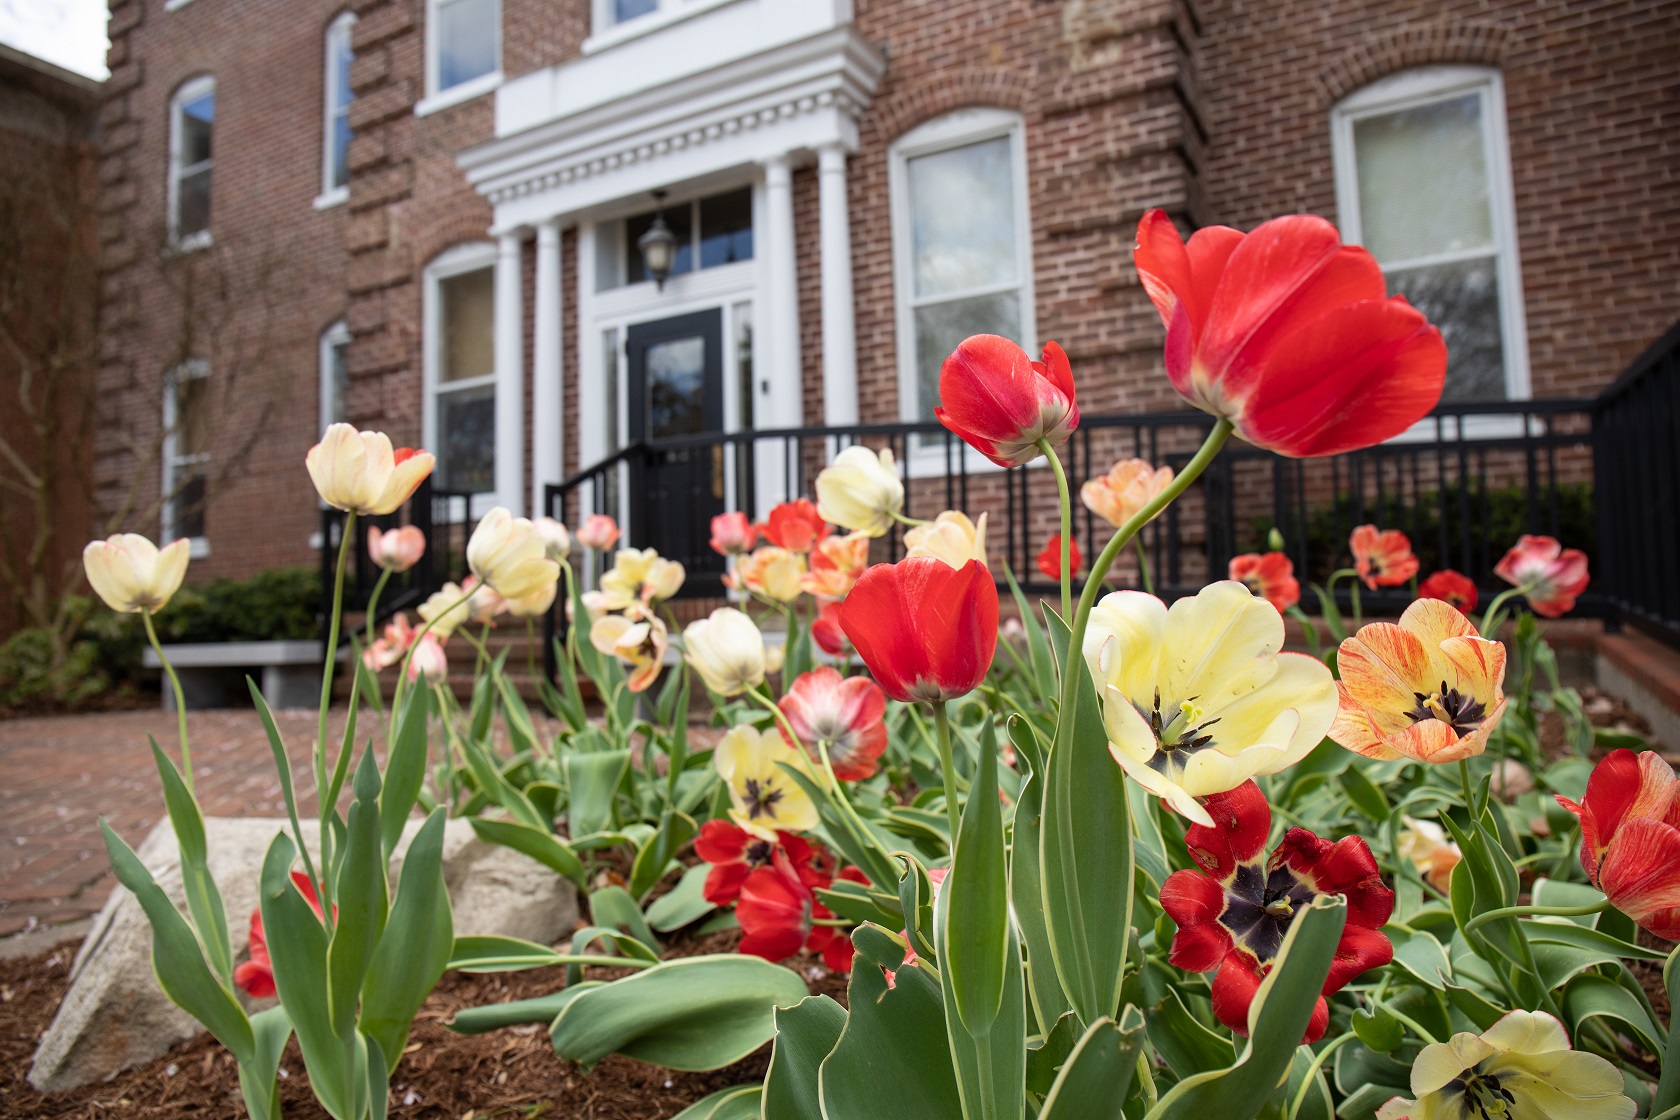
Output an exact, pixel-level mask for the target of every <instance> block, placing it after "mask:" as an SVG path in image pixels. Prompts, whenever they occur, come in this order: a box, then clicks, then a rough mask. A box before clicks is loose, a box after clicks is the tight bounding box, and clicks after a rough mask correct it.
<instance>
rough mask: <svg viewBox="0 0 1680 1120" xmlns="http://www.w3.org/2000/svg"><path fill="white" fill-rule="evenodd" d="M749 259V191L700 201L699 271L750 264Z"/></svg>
mask: <svg viewBox="0 0 1680 1120" xmlns="http://www.w3.org/2000/svg"><path fill="white" fill-rule="evenodd" d="M752 255H753V228H752V188H751V187H742V188H741V189H740V190H738V191H730V192H729V193H728V194H720V195H714V196H713V197H711V198H703V199H701V200H700V267H701V268H716V267H717V266H718V265H720V264H733V263H734V262H736V261H750V260H752Z"/></svg>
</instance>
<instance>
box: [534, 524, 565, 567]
mask: <svg viewBox="0 0 1680 1120" xmlns="http://www.w3.org/2000/svg"><path fill="white" fill-rule="evenodd" d="M531 524H533V525H535V526H536V527H537V534H538V535H539V536H541V537H542V539H543V545H544V547H546V548H547V549H548V558H549V559H550V560H555V561H559V560H564V559H565V558H566V557H567V556H568V555H570V554H571V551H572V534H571V532H570V531H569V530H567V528H566V525H565V522H563V521H556V520H555V519H554V518H552V517H538V518H535V519H534V520H532V522H531Z"/></svg>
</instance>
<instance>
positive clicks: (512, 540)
mask: <svg viewBox="0 0 1680 1120" xmlns="http://www.w3.org/2000/svg"><path fill="white" fill-rule="evenodd" d="M467 563H468V565H470V566H471V567H472V570H473V574H475V575H477V576H478V578H479V579H481V580H483V581H484V582H485V583H488V584H489V585H490V586H491V587H494V588H495V589H496V592H497V594H499V595H501V596H502V597H503V598H507V599H523V598H525V597H526V596H528V595H531V594H533V593H535V592H536V591H537V590H538V589H540V588H541V587H543V585H545V584H550V583H553V582H555V581H556V580H558V579H559V578H560V565H559V564H557V563H555V562H554V561H553V560H550V559H549V558H548V546H547V545H546V544H544V543H543V538H542V534H540V533H538V532H537V530H536V527H535V526H534V525H532V524H531V522H530V520H529V519H528V518H524V517H515V516H513V514H511V513H509V512H508V511H507V510H506V509H505V508H503V507H502V506H497V507H496V508H495V509H493V510H491V511H490V512H489V513H487V514H485V515H484V517H483V519H482V520H480V521H479V523H478V527H477V528H476V529H474V530H473V534H472V538H471V539H470V540H468V541H467Z"/></svg>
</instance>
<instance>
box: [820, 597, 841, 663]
mask: <svg viewBox="0 0 1680 1120" xmlns="http://www.w3.org/2000/svg"><path fill="white" fill-rule="evenodd" d="M811 637H812V638H813V639H814V640H815V641H816V643H817V645H818V646H820V647H821V648H822V651H823V652H824V653H826V654H828V655H829V656H830V657H840V656H842V655H843V654H845V653H847V652H848V646H847V643H846V632H845V631H844V630H842V629H840V604H839V603H824V604H823V605H822V606H820V607H818V608H817V617H816V618H814V619H812V620H811Z"/></svg>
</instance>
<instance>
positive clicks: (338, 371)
mask: <svg viewBox="0 0 1680 1120" xmlns="http://www.w3.org/2000/svg"><path fill="white" fill-rule="evenodd" d="M349 353H350V344H349V343H348V342H335V343H333V344H332V345H331V346H329V347H327V423H329V424H337V423H339V422H340V421H342V420H343V419H344V417H345V412H344V398H345V396H346V394H347V393H348V392H349V390H350V366H349V362H348V358H349Z"/></svg>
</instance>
